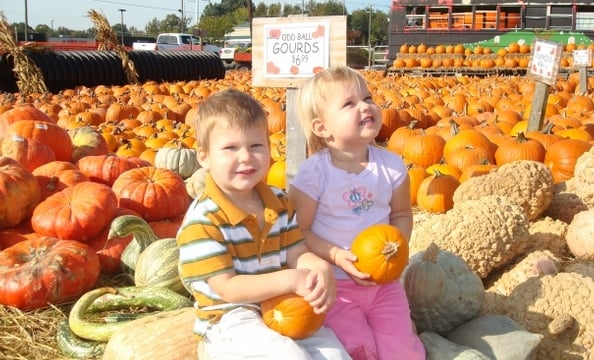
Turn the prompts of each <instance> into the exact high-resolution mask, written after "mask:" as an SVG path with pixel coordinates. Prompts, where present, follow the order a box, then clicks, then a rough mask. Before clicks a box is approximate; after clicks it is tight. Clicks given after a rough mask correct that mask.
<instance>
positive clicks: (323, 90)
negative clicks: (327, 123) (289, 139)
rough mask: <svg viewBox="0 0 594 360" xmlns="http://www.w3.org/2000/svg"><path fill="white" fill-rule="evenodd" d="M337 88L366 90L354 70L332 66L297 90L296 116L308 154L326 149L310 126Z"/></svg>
mask: <svg viewBox="0 0 594 360" xmlns="http://www.w3.org/2000/svg"><path fill="white" fill-rule="evenodd" d="M337 87H340V88H344V87H355V88H360V89H367V88H368V87H367V82H366V81H365V78H364V77H363V76H362V75H361V74H360V73H359V72H357V71H356V70H354V69H352V68H350V67H348V66H334V67H330V68H327V69H325V70H323V71H321V72H319V73H317V74H315V75H314V76H312V77H311V78H309V79H307V80H305V81H304V82H303V83H302V84H301V87H300V88H299V89H298V90H297V95H296V97H297V100H296V102H297V103H296V109H297V114H298V116H299V122H300V123H301V127H302V128H303V131H304V133H305V138H306V140H307V146H308V152H309V153H310V154H314V153H316V152H318V151H319V150H321V149H323V148H325V147H326V141H325V140H324V139H322V138H319V137H317V136H316V135H314V133H313V132H312V127H311V124H312V122H313V120H314V119H316V118H319V117H320V113H321V110H322V109H323V108H324V106H325V104H327V103H328V100H329V99H330V98H331V97H332V96H333V94H335V91H334V90H335V89H336V88H337Z"/></svg>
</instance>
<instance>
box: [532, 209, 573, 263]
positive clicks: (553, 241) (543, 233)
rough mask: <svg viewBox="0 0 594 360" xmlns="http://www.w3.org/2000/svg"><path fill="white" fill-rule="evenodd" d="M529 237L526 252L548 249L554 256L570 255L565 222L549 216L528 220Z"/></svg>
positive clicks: (563, 256)
mask: <svg viewBox="0 0 594 360" xmlns="http://www.w3.org/2000/svg"><path fill="white" fill-rule="evenodd" d="M529 231H530V239H529V240H528V244H529V245H528V249H526V252H530V251H535V250H548V251H550V252H551V253H552V254H553V255H554V256H556V257H559V258H565V257H568V256H569V255H570V253H569V248H568V247H567V242H566V241H565V236H566V234H567V223H565V222H564V221H561V220H555V219H553V218H551V217H549V216H546V217H541V218H539V219H537V220H535V221H531V222H530V229H529Z"/></svg>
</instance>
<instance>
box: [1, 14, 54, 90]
mask: <svg viewBox="0 0 594 360" xmlns="http://www.w3.org/2000/svg"><path fill="white" fill-rule="evenodd" d="M25 50H33V51H45V50H46V49H45V48H43V47H40V46H38V45H35V44H34V43H27V44H25V45H23V46H18V45H17V43H16V42H15V41H14V39H13V38H12V36H11V32H10V27H9V26H8V21H7V20H6V17H5V16H4V14H0V53H3V52H6V53H8V54H9V56H12V58H13V59H14V69H13V71H14V73H15V74H16V76H17V78H18V80H17V82H16V84H17V87H18V88H19V92H20V93H21V94H22V95H25V96H27V95H31V94H35V93H37V94H44V93H47V86H46V85H45V81H44V79H43V73H42V72H41V69H39V67H38V66H37V65H36V64H35V63H34V62H33V61H32V60H31V59H29V58H28V57H27V55H25Z"/></svg>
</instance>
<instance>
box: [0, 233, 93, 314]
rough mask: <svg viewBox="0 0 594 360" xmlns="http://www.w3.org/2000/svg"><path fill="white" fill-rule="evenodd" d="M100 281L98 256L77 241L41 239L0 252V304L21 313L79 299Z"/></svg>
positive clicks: (25, 242) (27, 241) (24, 242)
mask: <svg viewBox="0 0 594 360" xmlns="http://www.w3.org/2000/svg"><path fill="white" fill-rule="evenodd" d="M98 279H99V258H98V256H97V254H95V252H94V251H93V250H92V249H91V248H90V247H89V246H87V245H86V244H83V243H80V242H78V241H73V240H59V239H56V238H51V237H39V238H35V239H30V240H24V241H21V242H19V243H18V244H15V245H13V246H11V247H9V248H8V249H4V250H3V251H1V252H0V288H2V291H1V292H0V304H4V305H9V306H13V307H16V308H19V309H21V310H33V309H38V308H41V307H45V306H47V305H49V304H63V303H65V302H67V301H72V300H74V299H77V298H78V297H80V296H81V295H82V294H84V293H85V292H86V291H89V290H91V289H92V288H93V287H94V286H95V284H96V283H97V280H98Z"/></svg>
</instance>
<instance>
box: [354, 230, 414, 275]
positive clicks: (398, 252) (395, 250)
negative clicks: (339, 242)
mask: <svg viewBox="0 0 594 360" xmlns="http://www.w3.org/2000/svg"><path fill="white" fill-rule="evenodd" d="M351 252H352V253H353V254H355V255H356V256H357V260H356V261H355V262H354V265H355V267H356V268H357V269H358V270H359V271H361V272H363V273H366V274H369V276H370V280H372V281H375V282H376V283H378V284H386V283H389V282H392V281H394V280H396V279H398V277H399V276H400V274H401V273H402V270H404V267H405V266H406V264H407V263H408V240H407V239H406V238H405V237H404V236H403V235H402V233H401V232H400V230H399V229H398V228H397V227H395V226H392V225H389V224H375V225H371V226H368V227H367V228H365V229H363V230H362V231H361V232H360V233H359V234H357V236H356V237H355V239H354V240H353V243H352V245H351Z"/></svg>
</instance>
